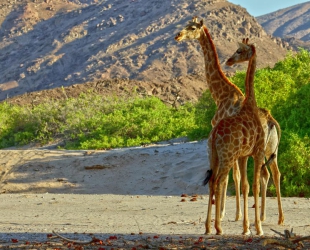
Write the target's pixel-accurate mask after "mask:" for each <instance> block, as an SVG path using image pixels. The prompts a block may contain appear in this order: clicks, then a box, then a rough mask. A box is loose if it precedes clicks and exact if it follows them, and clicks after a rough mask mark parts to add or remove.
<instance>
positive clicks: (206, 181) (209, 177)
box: [202, 169, 212, 186]
mask: <svg viewBox="0 0 310 250" xmlns="http://www.w3.org/2000/svg"><path fill="white" fill-rule="evenodd" d="M211 177H212V169H209V170H207V172H206V177H205V179H204V180H203V182H202V185H204V186H205V185H207V184H208V182H209V180H210V179H211Z"/></svg>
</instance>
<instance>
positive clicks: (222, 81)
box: [199, 26, 244, 107]
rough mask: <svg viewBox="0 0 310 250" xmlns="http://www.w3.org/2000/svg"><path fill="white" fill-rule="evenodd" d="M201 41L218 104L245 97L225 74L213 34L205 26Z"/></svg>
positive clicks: (213, 95)
mask: <svg viewBox="0 0 310 250" xmlns="http://www.w3.org/2000/svg"><path fill="white" fill-rule="evenodd" d="M199 42H200V45H201V48H202V51H203V54H204V60H205V71H206V78H207V84H208V87H209V89H210V92H211V95H212V97H213V99H214V101H215V103H216V106H217V107H218V106H219V105H220V104H221V103H222V102H223V101H227V100H228V99H229V98H231V99H232V100H231V101H232V103H233V102H235V101H236V97H237V99H239V98H240V99H243V98H244V97H243V93H242V92H241V90H240V89H239V88H238V87H237V86H236V85H235V84H233V83H231V82H230V81H229V80H228V79H227V77H226V76H225V75H224V73H223V71H222V69H221V67H220V63H219V59H218V55H217V52H216V48H215V46H214V44H213V41H212V39H211V35H210V34H209V32H208V30H207V28H206V27H205V26H203V29H201V34H200V38H199Z"/></svg>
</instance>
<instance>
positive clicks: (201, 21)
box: [200, 19, 203, 27]
mask: <svg viewBox="0 0 310 250" xmlns="http://www.w3.org/2000/svg"><path fill="white" fill-rule="evenodd" d="M200 25H201V27H202V26H203V19H201V20H200Z"/></svg>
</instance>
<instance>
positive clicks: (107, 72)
mask: <svg viewBox="0 0 310 250" xmlns="http://www.w3.org/2000/svg"><path fill="white" fill-rule="evenodd" d="M0 6H1V8H0V25H1V30H0V37H1V38H0V75H1V80H0V100H3V99H5V98H7V97H12V96H16V95H19V94H22V93H25V92H32V91H38V90H44V89H52V88H56V87H59V86H70V85H73V84H76V83H84V82H89V81H96V80H102V79H111V78H126V79H135V80H140V81H148V82H151V83H152V84H157V86H160V84H162V83H163V82H167V81H171V80H172V79H176V77H181V76H182V77H183V80H184V79H189V78H188V76H191V75H196V76H197V77H196V78H195V79H197V80H191V81H187V84H192V85H193V86H195V85H198V86H205V84H204V77H203V76H204V62H203V57H202V52H201V49H200V46H199V44H198V42H196V41H191V42H182V43H177V42H176V41H175V40H174V36H175V35H176V33H177V32H179V31H180V30H181V29H182V28H183V27H184V26H185V25H186V23H187V22H188V21H189V20H190V19H191V18H192V16H193V15H196V16H199V17H202V18H204V20H205V24H206V26H207V27H208V28H209V29H210V33H211V35H212V37H213V39H214V43H215V45H216V47H217V50H218V53H219V57H220V61H221V63H222V66H223V63H224V62H225V60H226V59H227V57H228V56H230V55H231V54H232V53H233V52H234V51H235V50H236V48H237V41H240V40H241V39H242V38H243V37H250V38H251V40H252V41H253V42H255V43H256V45H257V50H258V66H259V67H262V66H267V65H270V66H272V65H273V64H274V63H275V62H277V61H278V60H280V59H283V58H284V56H285V55H286V53H287V50H286V49H285V48H283V46H282V43H279V41H274V40H272V39H271V37H270V36H268V35H267V34H266V33H265V31H264V30H263V29H262V27H261V26H260V25H259V24H258V23H257V21H256V20H255V18H253V17H252V16H250V15H249V14H248V13H247V11H246V10H245V9H244V8H242V7H240V6H236V5H234V4H231V3H230V2H227V1H224V0H217V1H216V0H213V1H206V0H205V1H201V0H193V1H190V2H188V1H187V0H171V1H166V0H149V1H143V0H131V1H123V0H105V1H97V0H93V1H87V0H85V1H78V0H53V1H51V0H31V1H30V0H25V1H15V0H9V1H7V0H2V1H0ZM279 44H280V45H281V46H280V45H279ZM246 65H247V64H244V65H242V66H237V67H235V68H234V69H241V68H243V69H244V68H245V67H246ZM223 68H224V70H234V69H231V68H226V67H225V66H223ZM190 79H192V78H190ZM203 84H204V85H203ZM175 85H178V86H179V87H182V82H181V81H179V80H177V81H176V83H175Z"/></svg>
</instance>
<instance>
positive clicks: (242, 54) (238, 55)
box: [226, 39, 284, 225]
mask: <svg viewBox="0 0 310 250" xmlns="http://www.w3.org/2000/svg"><path fill="white" fill-rule="evenodd" d="M244 44H246V45H248V39H247V40H243V41H242V43H239V48H238V49H237V51H236V52H235V53H234V54H233V55H232V56H231V57H230V58H229V59H228V60H227V61H226V65H228V66H232V65H234V64H236V63H242V62H245V61H249V59H250V56H249V53H250V52H249V51H250V47H248V46H245V45H244ZM249 66H250V65H249ZM251 66H252V67H254V64H251ZM252 71H255V69H252ZM250 72H251V71H250ZM258 111H259V117H260V121H261V123H262V125H263V124H266V125H267V127H268V128H269V129H273V127H274V126H276V128H277V131H278V132H279V136H277V135H276V133H269V131H268V129H266V126H265V128H264V127H263V128H264V132H265V146H266V148H265V156H266V157H267V158H268V157H269V159H271V160H270V161H269V162H266V163H265V164H264V166H263V169H262V172H266V171H268V170H266V165H269V166H270V169H271V172H272V177H273V181H274V185H275V187H276V193H277V202H278V210H279V220H278V224H279V225H281V224H283V222H284V214H283V209H282V202H281V189H280V177H281V173H280V171H279V168H278V164H277V153H278V146H279V143H280V138H281V129H280V125H279V123H278V122H277V121H276V120H275V119H274V118H273V117H272V115H271V114H270V112H269V111H268V110H266V109H263V108H259V109H258ZM262 114H263V115H262ZM263 119H265V121H263ZM268 133H269V135H268ZM268 136H274V138H268ZM261 185H262V203H264V204H262V208H264V210H262V211H261V220H262V221H264V220H265V219H266V205H265V202H266V192H267V190H266V188H267V185H266V183H264V178H261Z"/></svg>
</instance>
